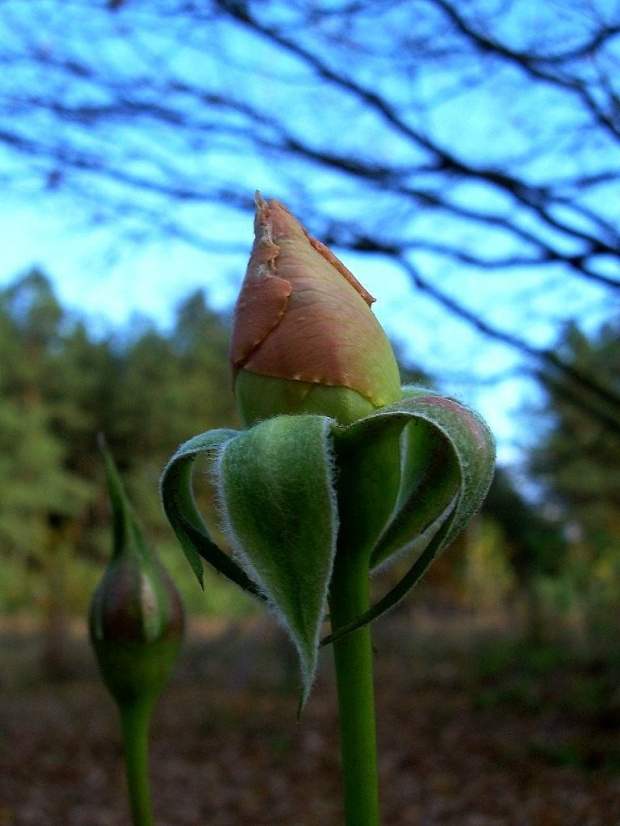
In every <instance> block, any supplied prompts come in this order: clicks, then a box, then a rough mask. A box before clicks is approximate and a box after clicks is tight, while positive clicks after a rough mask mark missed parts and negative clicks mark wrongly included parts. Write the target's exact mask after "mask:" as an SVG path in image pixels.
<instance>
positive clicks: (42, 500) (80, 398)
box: [0, 270, 235, 611]
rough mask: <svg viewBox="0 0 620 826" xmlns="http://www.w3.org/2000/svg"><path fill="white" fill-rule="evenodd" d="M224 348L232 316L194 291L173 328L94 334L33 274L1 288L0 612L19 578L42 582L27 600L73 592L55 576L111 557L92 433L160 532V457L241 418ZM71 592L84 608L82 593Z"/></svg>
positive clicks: (18, 588) (154, 531) (14, 603)
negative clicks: (0, 561)
mask: <svg viewBox="0 0 620 826" xmlns="http://www.w3.org/2000/svg"><path fill="white" fill-rule="evenodd" d="M227 353H228V327H227V324H226V322H225V320H224V319H223V318H221V317H219V316H218V315H217V314H216V313H214V312H213V311H212V310H211V309H209V308H208V307H207V305H206V302H205V298H204V296H203V294H202V293H200V292H197V293H194V294H193V295H190V296H189V297H188V298H187V299H186V300H185V301H184V302H183V303H182V304H181V305H180V306H179V307H178V309H177V313H176V318H175V323H174V325H173V327H172V329H171V330H170V331H169V332H167V333H163V332H161V331H159V330H158V329H156V328H155V326H154V325H152V324H150V323H149V322H147V321H145V320H141V321H138V323H137V324H134V325H132V327H131V328H130V329H128V330H125V331H124V332H123V333H122V334H119V333H108V334H106V335H104V336H102V337H96V336H94V335H93V334H92V333H91V332H89V330H88V328H87V326H86V324H85V323H84V321H82V320H79V319H75V318H73V317H72V316H71V314H70V313H68V312H67V311H66V310H65V309H64V308H63V307H62V306H61V304H60V302H59V301H58V299H57V297H56V295H55V294H54V291H53V289H52V287H51V284H50V282H49V280H48V279H47V277H46V276H45V275H44V274H43V273H42V272H40V271H38V270H33V271H31V272H29V273H28V274H26V275H24V276H22V277H19V278H18V279H17V280H16V281H15V282H14V283H12V284H11V285H10V286H8V287H7V288H6V289H4V290H2V292H1V293H0V391H1V394H0V399H1V401H0V440H1V450H0V496H1V499H2V508H1V510H0V548H1V551H0V552H1V553H2V555H3V557H4V561H5V563H7V559H8V560H10V562H11V564H10V565H9V564H8V563H7V564H5V576H4V577H3V585H2V586H0V610H5V611H7V610H11V608H23V607H24V606H23V605H21V604H20V602H21V600H22V599H23V595H24V590H23V582H21V581H20V575H21V574H25V575H28V573H29V572H30V573H31V574H33V577H32V578H33V580H34V581H39V582H42V583H43V585H44V586H45V587H44V590H43V592H42V593H40V594H38V595H37V593H36V588H35V592H34V593H33V599H34V604H33V605H31V606H30V607H31V608H37V607H39V608H40V607H43V608H45V607H46V606H41V605H39V604H38V602H41V601H43V602H46V601H47V600H49V599H50V596H54V598H56V597H57V598H61V597H64V598H66V599H68V600H69V601H71V595H70V594H68V593H66V588H67V587H69V585H70V584H69V583H67V582H66V581H65V582H60V581H59V580H60V578H61V577H63V576H64V575H65V574H66V572H67V568H68V565H75V566H77V568H79V564H80V560H89V559H90V560H93V561H94V562H96V563H97V562H98V563H101V561H102V560H103V559H104V556H105V555H106V554H107V553H108V549H109V541H110V540H109V535H108V503H107V496H106V493H105V486H104V485H103V480H102V467H101V460H100V457H99V454H98V450H97V437H98V434H104V435H105V438H106V440H107V442H108V444H109V446H110V449H111V450H112V452H113V454H114V456H115V457H116V459H117V462H118V465H119V468H120V471H121V473H122V474H123V477H124V479H125V480H126V483H127V486H128V489H129V491H130V495H131V498H132V500H133V502H134V504H135V506H136V508H137V510H138V512H139V513H140V515H141V518H142V519H143V521H144V522H145V524H146V525H147V526H148V530H149V532H150V534H151V536H152V537H153V538H154V539H155V540H157V539H158V538H160V537H161V535H162V532H167V530H168V529H167V524H164V517H163V515H162V513H161V508H160V506H159V501H158V497H157V481H158V477H159V474H160V472H161V469H162V467H163V465H164V464H165V462H166V461H167V459H168V458H169V457H170V455H171V453H172V452H174V450H175V449H176V447H177V446H178V445H179V444H180V443H181V442H182V441H185V440H186V439H187V438H189V437H190V436H192V435H194V434H195V433H198V432H201V431H203V430H207V429H209V428H214V427H219V426H222V425H224V424H226V425H228V426H230V424H231V422H232V423H234V422H235V412H234V400H233V395H232V392H231V390H230V389H229V377H228V361H227ZM166 535H168V534H167V533H166ZM77 568H76V570H75V571H73V572H72V574H71V577H70V579H76V577H77ZM11 574H12V575H11ZM78 578H79V577H78ZM57 580H58V581H57ZM12 588H13V591H14V593H13V591H12ZM75 588H76V589H77V590H78V591H80V593H78V594H76V595H75V596H76V597H77V602H78V606H79V607H81V606H82V603H86V602H87V601H88V598H89V595H90V592H88V593H86V594H84V593H83V591H84V589H83V588H81V586H80V585H79V583H77V582H76V583H75ZM63 591H64V592H65V593H64V594H63V593H62V592H63Z"/></svg>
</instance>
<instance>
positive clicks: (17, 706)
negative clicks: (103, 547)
mask: <svg viewBox="0 0 620 826" xmlns="http://www.w3.org/2000/svg"><path fill="white" fill-rule="evenodd" d="M474 625H475V623H474V622H473V621H471V622H470V621H466V620H465V619H463V618H459V617H456V618H454V617H452V618H448V619H445V618H444V619H443V620H442V621H441V622H437V621H434V620H433V621H431V620H430V619H429V618H422V617H419V616H418V617H416V616H409V617H404V618H403V617H402V616H401V617H397V616H395V617H394V618H388V620H386V621H384V622H383V623H382V625H381V627H380V628H379V626H378V627H377V630H376V632H375V641H376V649H377V651H376V676H377V713H378V721H379V749H380V752H379V753H380V773H381V798H382V800H381V805H382V823H383V824H384V826H406V825H409V826H417V824H420V826H439V824H441V825H442V826H456V825H457V824H458V826H618V824H620V691H619V685H620V682H618V678H619V674H620V672H619V671H618V669H617V667H616V666H615V665H613V664H610V663H609V661H607V660H605V661H597V660H595V659H592V658H587V659H583V658H577V659H575V657H574V656H571V657H568V656H567V655H566V653H565V652H563V650H562V647H561V646H554V647H552V648H550V647H549V646H542V647H541V646H531V645H529V646H524V645H523V644H521V643H518V642H515V641H514V640H509V639H507V638H505V637H504V636H502V634H501V633H499V632H498V633H497V634H495V632H489V631H488V629H486V630H485V629H481V628H480V627H478V626H476V627H474ZM40 654H41V637H40V635H39V634H38V633H36V632H35V631H33V629H31V628H30V627H25V628H24V627H21V626H17V627H16V626H15V625H14V624H8V625H5V626H4V627H3V628H0V826H61V825H62V826H121V824H123V825H125V824H128V823H129V818H128V812H127V804H126V800H125V795H124V778H123V767H122V760H121V746H120V739H119V732H118V727H117V720H116V714H115V709H114V707H113V706H112V703H111V701H110V700H109V699H108V697H107V695H106V694H105V692H104V690H103V688H102V687H101V686H100V684H99V682H98V680H97V678H96V673H95V668H94V665H93V662H92V659H91V656H90V652H89V649H88V647H87V645H86V643H85V640H84V636H83V629H82V628H80V627H78V628H74V629H73V630H72V633H71V634H70V635H69V637H68V639H67V642H66V644H65V645H64V647H63V655H64V659H63V661H62V662H61V663H60V664H57V665H58V666H59V672H60V673H59V674H57V675H56V678H55V679H50V678H49V677H45V676H44V675H43V672H42V670H41V666H40V659H41V657H40ZM295 684H296V674H295V662H294V658H293V656H292V652H291V650H290V648H289V647H288V644H287V643H286V642H285V641H284V640H283V639H282V638H281V637H280V635H279V632H278V631H277V630H276V629H275V628H274V627H273V625H271V623H270V621H269V620H268V619H264V620H263V619H261V620H260V621H254V622H252V623H248V622H243V623H241V622H237V623H215V624H214V623H211V624H207V625H205V624H203V623H200V624H196V623H194V624H192V626H191V628H190V633H189V635H188V639H187V643H186V646H185V649H184V652H183V656H182V658H181V661H180V662H179V667H178V669H177V673H176V676H175V679H174V681H173V683H172V684H171V685H170V687H169V689H168V690H167V692H166V693H165V695H164V696H163V697H162V700H161V702H160V704H159V706H158V709H157V713H156V716H155V718H154V722H153V733H152V760H151V763H152V778H153V798H154V806H155V822H156V824H157V826H245V824H248V826H249V825H250V824H252V826H257V825H258V824H265V826H266V825H267V824H269V826H280V824H282V826H283V825H284V824H287V826H332V824H333V826H340V824H342V823H343V815H342V809H341V803H340V777H339V756H338V737H337V707H336V702H335V690H334V684H333V675H332V673H331V668H330V661H329V656H328V655H327V654H325V655H324V662H323V666H322V670H321V674H320V677H319V680H318V683H317V685H316V688H315V691H314V693H313V695H312V697H311V699H310V702H309V705H308V707H307V710H306V712H305V713H304V715H303V717H302V719H301V722H300V723H297V721H296V703H297V693H296V687H295Z"/></svg>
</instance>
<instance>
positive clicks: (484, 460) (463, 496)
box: [322, 390, 495, 645]
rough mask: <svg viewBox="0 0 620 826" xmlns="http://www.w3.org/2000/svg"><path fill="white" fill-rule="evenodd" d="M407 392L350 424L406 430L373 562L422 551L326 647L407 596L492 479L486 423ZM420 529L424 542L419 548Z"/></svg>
mask: <svg viewBox="0 0 620 826" xmlns="http://www.w3.org/2000/svg"><path fill="white" fill-rule="evenodd" d="M406 395H407V396H408V397H406V398H405V399H403V401H401V402H398V403H396V404H393V405H390V406H389V407H385V408H383V409H382V410H380V411H378V412H377V413H374V414H371V415H370V416H367V417H366V418H365V419H363V420H362V421H360V422H356V423H355V424H354V425H351V427H352V428H360V429H364V430H366V432H367V433H370V432H372V431H371V428H373V427H377V426H378V427H379V428H381V426H383V427H384V428H385V429H389V428H392V427H394V426H396V425H395V423H400V424H401V427H402V428H406V429H407V432H406V437H405V438H406V439H407V441H408V444H407V446H406V449H405V460H404V462H403V473H402V479H401V487H400V493H399V497H398V504H397V508H396V511H395V513H394V516H393V517H392V520H391V521H390V523H389V524H388V525H387V527H386V529H385V531H384V533H383V534H382V536H381V538H380V539H379V541H378V543H377V545H376V546H375V548H374V550H373V553H372V560H373V563H374V564H375V565H380V564H382V563H384V562H385V561H386V560H389V558H391V557H393V556H395V555H397V554H400V553H402V552H406V551H408V550H418V551H419V555H418V556H417V558H416V559H415V561H414V562H413V564H412V566H411V568H410V569H409V571H408V572H407V573H406V574H405V576H404V577H403V578H402V579H401V580H400V582H399V583H398V584H397V585H396V586H395V587H394V588H392V589H391V590H390V591H389V592H388V593H387V594H386V595H385V596H384V597H383V598H382V599H380V600H379V601H378V602H377V603H375V605H373V606H372V607H371V608H370V609H369V610H368V611H367V612H365V613H364V614H363V615H362V616H360V617H358V619H357V620H356V621H355V622H353V623H351V624H350V625H348V626H346V627H344V628H339V629H338V631H337V632H336V633H333V634H330V635H329V636H328V637H326V638H325V639H324V640H323V641H322V644H323V645H327V644H329V643H332V642H334V640H336V639H340V638H341V637H343V636H345V635H346V634H349V633H351V632H352V631H355V630H356V629H358V628H362V627H363V626H365V625H368V624H369V623H370V622H372V621H373V620H375V619H376V618H377V617H379V616H381V614H383V613H385V612H386V611H388V610H389V609H390V608H392V607H393V606H394V605H395V604H396V603H397V602H398V601H399V600H401V599H402V598H403V597H404V596H405V595H406V594H407V592H408V591H409V590H410V589H411V588H412V587H413V586H414V585H415V584H416V583H417V582H418V581H419V579H420V578H421V577H422V576H423V574H424V573H425V571H426V570H427V569H428V567H429V565H430V564H431V563H432V561H433V560H434V559H435V557H436V556H437V555H438V554H439V553H441V551H442V550H444V548H446V547H447V546H448V545H449V544H450V542H452V540H453V539H454V538H455V537H456V536H457V535H458V534H459V533H460V532H461V530H462V529H463V528H464V527H465V525H466V524H467V522H468V521H469V520H470V519H471V517H472V516H473V515H474V513H475V512H476V511H477V510H478V508H479V507H480V505H481V504H482V502H483V500H484V497H485V496H486V493H487V491H488V488H489V485H490V484H491V479H492V477H493V468H494V459H495V444H494V440H493V436H492V434H491V432H490V430H489V429H488V427H487V425H486V424H485V422H484V421H483V420H482V419H481V418H480V417H479V416H478V415H477V414H475V413H474V412H473V411H471V410H469V409H468V408H466V407H464V406H463V405H460V404H458V403H457V402H455V401H452V400H451V399H446V398H444V397H442V396H438V395H436V394H428V393H427V394H426V395H425V394H424V393H423V392H421V391H417V390H416V391H415V392H413V393H410V394H406ZM433 528H434V529H435V530H434V533H433ZM420 533H422V538H423V540H424V541H423V542H422V544H421V546H420V547H419V548H417V547H416V542H417V541H418V538H419V537H420ZM425 535H426V538H427V539H424V536H425ZM424 542H426V545H425V546H424Z"/></svg>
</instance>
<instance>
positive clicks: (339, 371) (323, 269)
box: [230, 193, 401, 426]
mask: <svg viewBox="0 0 620 826" xmlns="http://www.w3.org/2000/svg"><path fill="white" fill-rule="evenodd" d="M254 234H255V240H254V246H253V248H252V253H251V256H250V261H249V264H248V268H247V271H246V275H245V279H244V282H243V285H242V288H241V292H240V294H239V298H238V300H237V304H236V307H235V313H234V324H233V333H232V341H231V349H230V358H231V366H232V373H233V382H234V390H235V396H236V399H237V405H238V407H239V411H240V413H241V416H242V418H243V421H244V423H245V424H246V425H248V426H249V425H251V424H253V423H254V422H256V421H258V420H261V419H267V418H271V417H273V416H278V415H281V414H290V413H319V414H322V415H325V416H330V417H332V418H334V419H336V420H337V421H339V422H340V423H341V424H349V423H351V422H353V421H355V420H357V419H359V418H362V417H363V416H366V415H367V414H369V413H372V412H373V411H374V410H377V409H378V408H381V407H384V406H385V405H388V404H392V403H393V402H396V401H398V400H399V399H400V398H401V390H400V378H399V372H398V365H397V363H396V358H395V356H394V352H393V350H392V347H391V345H390V343H389V341H388V339H387V336H386V335H385V333H384V332H383V330H382V328H381V326H380V324H379V322H378V321H377V319H376V317H375V316H374V315H373V313H372V311H371V309H370V305H371V304H372V302H373V301H374V299H373V298H372V296H370V295H369V293H368V292H366V290H365V289H364V288H363V287H362V286H361V284H360V283H359V282H358V281H357V279H356V278H355V277H354V276H353V275H352V273H350V272H349V270H348V269H347V268H346V267H345V266H344V264H342V262H340V261H339V260H338V259H337V258H336V256H335V255H334V254H333V253H332V252H331V251H330V250H329V249H328V248H327V247H326V246H324V245H323V244H321V243H320V242H319V241H317V240H315V239H314V238H312V237H311V236H310V235H309V234H308V233H307V232H306V230H305V229H304V228H303V227H302V225H301V224H300V223H299V221H297V219H296V218H295V217H294V216H293V215H291V213H290V212H288V210H287V209H286V208H285V207H284V206H283V205H282V204H280V203H279V202H278V201H275V200H272V201H264V200H263V199H262V198H261V196H260V195H259V194H258V193H257V195H256V217H255V221H254Z"/></svg>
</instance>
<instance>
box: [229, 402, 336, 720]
mask: <svg viewBox="0 0 620 826" xmlns="http://www.w3.org/2000/svg"><path fill="white" fill-rule="evenodd" d="M331 426H332V421H331V420H330V419H328V418H327V417H324V416H314V415H299V416H278V417H276V418H273V419H268V420H266V421H263V422H260V423H259V424H257V425H255V426H254V427H253V428H251V429H249V430H247V431H244V432H243V433H241V434H239V435H238V436H237V437H236V438H234V439H230V440H228V441H226V442H224V443H223V444H222V447H221V449H220V458H219V463H218V469H217V474H216V478H217V480H218V486H219V493H220V497H219V498H220V509H221V513H222V517H223V519H224V523H225V525H224V527H225V530H226V532H227V535H228V540H229V542H230V543H231V545H232V546H233V549H234V551H235V553H236V556H237V559H238V560H239V562H240V564H241V565H243V567H244V568H245V569H246V570H247V571H248V573H249V575H250V576H251V578H252V580H254V581H255V582H256V583H258V584H259V585H260V588H261V590H262V592H263V594H264V595H265V597H266V598H267V600H268V601H269V603H270V604H271V606H272V608H273V610H274V612H275V613H276V615H277V616H278V617H279V618H280V620H281V621H282V623H283V624H284V626H285V627H286V629H287V631H288V632H289V634H290V636H291V638H292V640H293V642H294V644H295V646H296V648H297V651H298V654H299V658H300V664H301V674H302V684H303V687H302V698H301V706H303V704H304V703H305V701H306V699H307V697H308V694H309V692H310V689H311V687H312V683H313V681H314V675H315V671H316V663H317V657H318V645H319V636H320V630H321V625H322V622H323V615H324V609H325V603H326V599H327V591H328V586H329V582H330V579H331V575H332V570H333V563H334V556H335V552H336V539H337V534H338V512H337V503H336V496H335V488H334V467H333V455H332V452H333V451H332V445H331V438H330V431H331Z"/></svg>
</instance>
